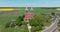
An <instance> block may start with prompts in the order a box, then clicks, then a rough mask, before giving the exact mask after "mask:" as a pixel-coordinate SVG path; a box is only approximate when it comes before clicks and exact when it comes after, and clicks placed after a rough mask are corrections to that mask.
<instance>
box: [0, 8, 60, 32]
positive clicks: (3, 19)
mask: <svg viewBox="0 0 60 32" xmlns="http://www.w3.org/2000/svg"><path fill="white" fill-rule="evenodd" d="M22 9H23V10H13V11H9V12H7V11H8V10H7V11H6V10H5V11H3V12H2V11H0V32H13V30H14V29H15V28H7V29H5V28H4V25H5V24H6V23H7V22H8V21H9V20H16V19H17V17H18V16H19V15H24V13H25V10H24V8H22ZM52 12H55V13H60V11H59V10H53V9H41V8H34V14H35V15H40V14H43V13H52ZM24 27H26V26H24V25H23V26H22V27H18V28H16V29H17V30H14V32H15V31H20V29H22V28H23V29H26V28H24ZM23 29H22V30H23ZM20 32H21V31H20Z"/></svg>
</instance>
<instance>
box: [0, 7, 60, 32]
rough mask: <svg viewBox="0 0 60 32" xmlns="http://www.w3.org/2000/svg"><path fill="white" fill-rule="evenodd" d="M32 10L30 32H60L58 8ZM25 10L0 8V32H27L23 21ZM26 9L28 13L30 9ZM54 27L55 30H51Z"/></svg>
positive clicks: (20, 8)
mask: <svg viewBox="0 0 60 32" xmlns="http://www.w3.org/2000/svg"><path fill="white" fill-rule="evenodd" d="M32 8H33V14H34V17H33V18H32V19H30V20H29V24H30V25H31V30H30V31H31V32H43V31H44V32H48V31H52V32H56V31H58V32H60V18H59V17H60V7H32ZM25 9H26V7H0V32H29V30H28V27H27V22H25V21H24V17H25V12H26V11H25ZM28 9H29V10H28V11H30V9H31V7H28ZM56 23H57V24H56ZM53 24H54V25H53ZM50 26H51V28H49V27H50ZM55 26H57V27H56V29H55V28H53V27H55ZM47 28H49V29H47ZM45 29H46V30H45Z"/></svg>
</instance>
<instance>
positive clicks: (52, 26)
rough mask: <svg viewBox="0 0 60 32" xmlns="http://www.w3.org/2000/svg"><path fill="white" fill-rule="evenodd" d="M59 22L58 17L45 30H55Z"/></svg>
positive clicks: (47, 31)
mask: <svg viewBox="0 0 60 32" xmlns="http://www.w3.org/2000/svg"><path fill="white" fill-rule="evenodd" d="M58 22H59V18H56V20H55V22H54V23H53V24H52V25H51V26H50V27H49V28H48V29H47V30H45V31H44V32H51V31H52V30H54V29H55V28H56V26H57V25H58Z"/></svg>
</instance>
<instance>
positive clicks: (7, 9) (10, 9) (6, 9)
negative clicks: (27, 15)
mask: <svg viewBox="0 0 60 32" xmlns="http://www.w3.org/2000/svg"><path fill="white" fill-rule="evenodd" d="M14 10H23V9H13V8H2V9H0V11H14Z"/></svg>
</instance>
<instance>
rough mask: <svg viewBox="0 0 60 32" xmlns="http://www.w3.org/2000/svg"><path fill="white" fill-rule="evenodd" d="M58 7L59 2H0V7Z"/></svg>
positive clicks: (49, 0)
mask: <svg viewBox="0 0 60 32" xmlns="http://www.w3.org/2000/svg"><path fill="white" fill-rule="evenodd" d="M25 6H33V7H60V0H0V7H25Z"/></svg>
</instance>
